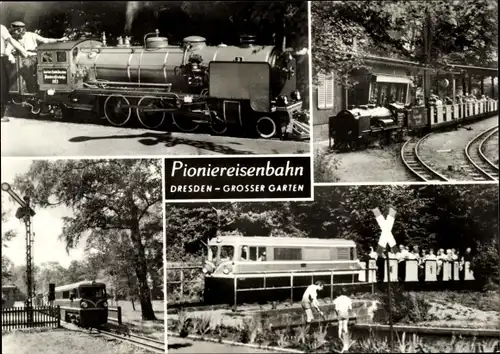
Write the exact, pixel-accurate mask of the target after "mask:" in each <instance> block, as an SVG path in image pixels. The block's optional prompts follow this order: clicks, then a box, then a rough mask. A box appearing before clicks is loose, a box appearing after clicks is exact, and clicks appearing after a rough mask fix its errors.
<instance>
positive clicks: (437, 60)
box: [311, 0, 498, 86]
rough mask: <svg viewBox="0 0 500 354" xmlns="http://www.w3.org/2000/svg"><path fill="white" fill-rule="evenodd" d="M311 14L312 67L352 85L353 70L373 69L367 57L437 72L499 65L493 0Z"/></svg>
mask: <svg viewBox="0 0 500 354" xmlns="http://www.w3.org/2000/svg"><path fill="white" fill-rule="evenodd" d="M311 12H312V35H313V38H312V52H313V53H314V55H313V68H314V70H315V71H316V72H317V73H319V72H324V73H330V72H332V71H334V72H337V73H338V74H339V75H338V78H339V80H340V81H341V82H342V83H344V84H345V85H347V86H349V85H351V84H352V83H351V82H350V81H349V73H350V72H351V71H353V70H356V69H358V68H360V67H367V68H369V65H366V64H364V63H363V60H362V57H363V56H364V55H366V54H376V55H381V56H384V57H396V58H403V59H409V60H412V61H416V62H420V63H422V64H429V65H431V66H434V67H437V68H439V67H446V66H447V65H449V64H450V63H459V64H469V65H479V66H485V65H491V64H493V63H495V62H496V61H497V53H496V48H497V47H498V39H497V38H498V23H497V22H498V21H497V18H498V5H497V3H496V2H495V1H492V0H480V1H476V0H460V1H452V2H450V1H446V0H438V1H434V0H433V1H430V0H425V1H407V0H402V1H366V2H363V1H343V2H340V1H330V2H312V5H311ZM424 26H427V28H428V29H429V40H430V41H429V43H430V50H426V48H425V44H426V43H425V41H424Z"/></svg>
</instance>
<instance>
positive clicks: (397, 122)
mask: <svg viewBox="0 0 500 354" xmlns="http://www.w3.org/2000/svg"><path fill="white" fill-rule="evenodd" d="M406 119H407V116H406V112H405V106H404V105H402V104H398V103H391V104H389V105H387V106H385V107H382V106H376V105H374V104H368V105H360V106H358V107H355V108H352V109H348V110H342V111H340V112H339V113H338V114H337V115H336V116H332V117H330V122H329V127H330V138H331V139H333V148H334V149H339V150H356V149H357V148H359V147H366V146H368V145H369V144H370V143H372V142H373V141H374V140H380V142H381V143H387V142H389V141H390V140H391V139H393V140H400V139H401V137H402V133H403V132H402V129H403V127H404V126H406Z"/></svg>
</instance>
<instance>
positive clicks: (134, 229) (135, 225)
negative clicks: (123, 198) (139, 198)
mask: <svg viewBox="0 0 500 354" xmlns="http://www.w3.org/2000/svg"><path fill="white" fill-rule="evenodd" d="M128 197H129V200H130V208H131V219H130V238H131V239H132V244H133V245H134V267H135V272H136V275H137V282H138V283H139V284H138V285H139V300H140V303H141V312H142V319H143V320H145V321H151V320H156V316H155V313H154V311H153V305H152V303H151V297H150V291H149V286H148V279H147V273H148V270H147V263H146V253H145V251H144V245H143V244H142V241H141V234H140V230H139V220H138V210H137V206H136V205H135V204H134V202H133V199H132V195H130V194H129V196H128Z"/></svg>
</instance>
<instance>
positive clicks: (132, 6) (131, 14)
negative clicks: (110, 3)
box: [125, 1, 141, 34]
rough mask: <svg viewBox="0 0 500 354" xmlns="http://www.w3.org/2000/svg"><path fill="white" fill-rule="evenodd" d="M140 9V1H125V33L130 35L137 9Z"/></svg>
mask: <svg viewBox="0 0 500 354" xmlns="http://www.w3.org/2000/svg"><path fill="white" fill-rule="evenodd" d="M140 7H141V3H140V1H127V13H126V16H127V18H126V22H125V33H126V34H128V33H130V30H131V29H132V23H133V22H134V18H135V15H136V13H137V11H138V10H139V8H140Z"/></svg>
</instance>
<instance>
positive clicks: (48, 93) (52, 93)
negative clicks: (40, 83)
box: [47, 89, 56, 96]
mask: <svg viewBox="0 0 500 354" xmlns="http://www.w3.org/2000/svg"><path fill="white" fill-rule="evenodd" d="M55 93H56V90H54V89H48V90H47V95H48V96H54V94H55Z"/></svg>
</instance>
